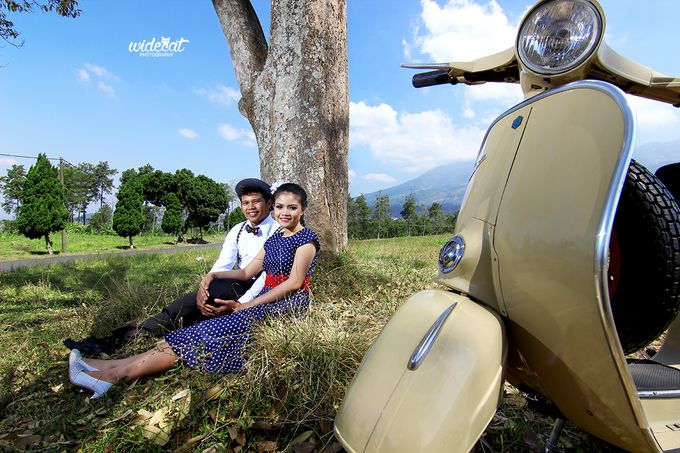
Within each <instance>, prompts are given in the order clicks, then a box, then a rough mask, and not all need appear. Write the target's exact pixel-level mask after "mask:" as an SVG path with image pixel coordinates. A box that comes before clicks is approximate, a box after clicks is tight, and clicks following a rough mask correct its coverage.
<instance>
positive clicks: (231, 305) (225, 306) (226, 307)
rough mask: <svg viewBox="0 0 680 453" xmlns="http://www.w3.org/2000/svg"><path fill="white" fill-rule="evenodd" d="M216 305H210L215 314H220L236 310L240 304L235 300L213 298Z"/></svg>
mask: <svg viewBox="0 0 680 453" xmlns="http://www.w3.org/2000/svg"><path fill="white" fill-rule="evenodd" d="M215 304H216V305H217V306H216V307H211V308H212V309H213V311H214V312H215V316H222V315H226V314H228V313H232V312H235V311H238V310H239V309H240V308H241V304H240V303H239V302H237V301H235V300H224V299H215Z"/></svg>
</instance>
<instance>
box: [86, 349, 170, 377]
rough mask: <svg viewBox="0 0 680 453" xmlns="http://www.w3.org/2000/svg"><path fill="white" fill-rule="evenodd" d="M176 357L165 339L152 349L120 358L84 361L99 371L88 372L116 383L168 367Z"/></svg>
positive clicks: (164, 369)
mask: <svg viewBox="0 0 680 453" xmlns="http://www.w3.org/2000/svg"><path fill="white" fill-rule="evenodd" d="M177 360H178V357H177V355H176V354H175V353H174V352H173V350H172V348H171V347H170V345H168V344H167V343H166V342H165V341H164V342H162V343H160V344H159V345H157V346H156V347H154V348H153V349H151V350H149V351H146V352H143V353H142V354H137V355H134V356H132V357H128V358H127V359H120V360H90V359H88V360H87V361H86V362H87V363H88V364H90V365H92V366H94V367H95V368H99V371H91V372H89V373H88V374H89V375H90V376H92V377H94V378H97V379H102V380H104V381H106V382H110V383H112V384H113V383H116V382H118V381H120V380H132V379H137V378H139V377H142V376H148V375H149V374H154V373H159V372H161V371H166V370H168V369H170V368H171V367H172V366H173V365H174V364H175V363H177Z"/></svg>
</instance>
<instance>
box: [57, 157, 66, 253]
mask: <svg viewBox="0 0 680 453" xmlns="http://www.w3.org/2000/svg"><path fill="white" fill-rule="evenodd" d="M59 180H60V181H61V185H62V186H63V185H64V158H63V157H59ZM61 253H66V229H65V228H62V230H61Z"/></svg>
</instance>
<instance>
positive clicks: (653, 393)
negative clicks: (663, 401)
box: [638, 390, 680, 399]
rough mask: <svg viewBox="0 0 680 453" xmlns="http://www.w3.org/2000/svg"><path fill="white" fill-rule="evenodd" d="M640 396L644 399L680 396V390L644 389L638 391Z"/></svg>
mask: <svg viewBox="0 0 680 453" xmlns="http://www.w3.org/2000/svg"><path fill="white" fill-rule="evenodd" d="M638 396H639V397H640V398H644V399H660V398H680V390H644V391H641V392H638Z"/></svg>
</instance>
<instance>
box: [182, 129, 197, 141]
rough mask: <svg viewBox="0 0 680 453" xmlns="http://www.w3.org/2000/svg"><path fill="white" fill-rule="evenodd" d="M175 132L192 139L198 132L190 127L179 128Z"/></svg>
mask: <svg viewBox="0 0 680 453" xmlns="http://www.w3.org/2000/svg"><path fill="white" fill-rule="evenodd" d="M177 133H178V134H179V135H181V136H182V137H184V138H186V139H189V140H193V139H195V138H198V133H197V132H196V131H194V130H191V129H180V130H178V131H177Z"/></svg>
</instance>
